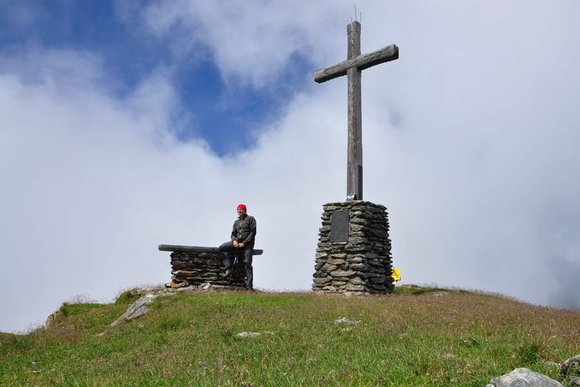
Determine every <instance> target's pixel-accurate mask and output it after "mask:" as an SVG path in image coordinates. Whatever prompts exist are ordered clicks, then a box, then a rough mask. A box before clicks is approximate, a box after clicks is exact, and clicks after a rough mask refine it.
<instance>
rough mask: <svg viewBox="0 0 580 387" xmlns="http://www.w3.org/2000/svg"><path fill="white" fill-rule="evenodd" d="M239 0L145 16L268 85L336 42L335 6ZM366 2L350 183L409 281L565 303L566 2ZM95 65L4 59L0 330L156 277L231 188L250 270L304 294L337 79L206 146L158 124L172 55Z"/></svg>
mask: <svg viewBox="0 0 580 387" xmlns="http://www.w3.org/2000/svg"><path fill="white" fill-rule="evenodd" d="M236 4H238V3H237V2H236V3H234V2H220V3H216V2H195V3H194V2H191V3H187V4H186V3H180V6H181V8H179V9H180V10H181V11H180V12H179V13H177V12H176V9H177V8H176V7H177V6H174V5H172V4H169V3H167V4H164V5H166V6H164V7H163V6H160V5H159V4H158V5H156V6H151V7H149V8H146V9H145V11H143V13H142V15H144V17H145V19H144V20H145V21H146V22H147V24H146V25H147V26H148V28H150V29H151V31H154V32H155V34H157V35H158V36H159V37H161V38H163V39H167V40H168V41H171V40H173V41H176V42H185V41H191V42H196V44H199V42H205V44H206V45H207V47H205V48H204V50H207V52H211V53H212V57H213V58H214V59H215V60H216V63H217V66H218V67H219V68H220V70H221V71H222V73H223V75H224V77H225V78H226V79H227V78H235V79H237V80H239V81H240V82H241V83H242V84H249V85H253V86H260V85H263V84H264V82H269V81H271V80H272V79H274V78H275V77H277V76H279V75H280V74H281V73H282V71H283V70H284V69H285V67H286V66H287V65H288V61H289V60H290V58H291V57H292V53H294V52H301V53H303V54H305V55H308V56H311V57H313V58H314V62H316V63H319V62H320V65H322V66H324V65H330V64H332V63H333V61H338V60H341V58H343V57H344V56H345V38H346V36H345V24H346V22H348V21H349V18H350V17H351V7H352V5H351V3H348V2H340V3H338V5H336V7H334V8H333V9H332V10H330V11H329V13H324V12H322V8H323V7H325V6H327V5H328V3H323V2H322V3H318V2H317V3H316V4H317V5H311V4H310V3H309V2H305V5H300V4H299V5H296V3H292V4H293V5H292V6H291V5H289V4H285V5H280V4H276V3H271V2H268V3H261V2H246V3H245V4H244V5H245V6H244V7H242V6H240V5H236ZM306 4H308V5H306ZM319 4H321V5H319ZM332 4H335V3H334V2H332ZM377 4H378V3H376V2H363V4H360V5H359V9H361V10H362V11H363V38H362V39H363V52H368V51H372V50H374V49H376V48H380V47H382V46H384V45H387V44H390V43H396V44H398V45H399V46H400V48H401V58H400V59H399V60H398V61H396V62H391V63H388V64H383V65H381V66H378V67H375V68H372V69H368V70H365V72H364V73H363V133H364V134H363V137H364V138H363V141H364V152H365V153H364V157H365V198H366V199H367V200H370V201H373V202H375V203H380V204H384V205H386V206H387V207H388V208H389V212H390V221H391V237H392V239H393V248H394V251H393V252H394V257H395V264H396V265H397V266H399V267H401V269H402V272H403V280H404V281H405V282H415V283H438V284H441V285H447V286H458V287H470V288H478V289H485V290H490V291H495V292H501V293H505V294H508V295H511V296H515V297H518V298H522V299H525V300H528V301H532V302H537V303H552V304H554V305H556V304H566V305H569V306H573V305H576V306H577V303H576V304H574V303H573V302H572V301H570V300H577V299H578V296H579V295H580V291H579V288H578V285H577V281H575V279H576V278H577V275H573V274H574V273H576V274H577V273H578V271H579V269H578V268H579V265H580V263H579V257H578V251H579V249H580V237H579V235H580V227H579V226H580V222H579V221H578V219H580V218H579V215H580V206H579V205H578V202H577V197H578V196H579V195H578V194H579V193H580V192H579V191H580V183H578V180H577V178H576V176H578V175H579V172H580V171H579V170H578V169H579V165H580V160H578V157H579V156H578V152H576V144H578V143H579V140H580V138H579V136H580V135H579V134H578V133H579V132H578V131H577V130H576V129H577V127H578V122H580V113H579V111H578V109H577V107H576V105H577V101H578V98H577V90H579V89H580V77H578V75H577V72H576V70H575V69H577V68H579V67H580V57H579V54H578V53H577V52H576V51H575V50H574V49H573V47H578V43H580V42H578V40H579V39H580V38H579V37H580V34H579V33H578V32H579V31H578V27H577V25H576V23H575V20H577V19H578V18H577V17H576V16H578V13H579V12H580V6H578V5H576V3H574V2H558V3H555V4H553V5H552V4H551V5H546V4H545V3H530V2H526V3H525V4H526V5H525V6H524V5H523V3H513V4H512V3H509V4H507V3H505V2H501V4H500V3H499V2H497V3H495V2H488V3H485V4H483V3H481V4H478V5H477V6H475V5H472V4H469V3H464V2H457V3H455V2H445V3H441V2H429V3H425V2H421V3H420V4H419V3H414V2H405V3H381V4H380V5H377ZM385 4H386V5H385ZM500 5H501V6H500ZM153 7H156V8H153ZM228 7H229V8H228ZM290 7H296V9H290ZM523 10H525V11H523ZM295 13H300V17H296V18H293V17H288V15H292V14H295ZM338 15H340V16H338ZM298 19H299V20H298ZM256 41H258V42H260V45H257V44H256ZM191 49H192V46H187V47H185V48H184V49H183V51H184V53H185V52H187V53H190V52H191V51H190V50H191ZM176 50H177V47H176ZM30 58H34V60H30ZM104 73H105V72H104V71H103V69H102V67H101V64H100V62H99V59H98V57H97V56H95V55H92V54H90V53H79V52H74V51H53V50H43V49H41V48H28V49H24V50H22V51H19V52H13V53H11V54H8V53H6V52H4V53H3V54H2V55H1V56H0V128H1V129H0V173H1V175H2V176H3V184H4V187H7V189H4V190H3V191H2V193H1V194H0V212H1V213H2V214H3V218H2V221H1V222H0V241H1V242H2V245H3V256H2V260H1V265H2V270H0V291H1V292H2V294H11V293H13V292H14V290H15V289H18V297H3V300H2V301H0V302H2V305H1V309H2V310H12V311H14V312H13V313H12V314H11V315H10V316H9V317H6V315H4V314H3V315H2V320H1V321H0V322H1V324H2V326H1V327H0V329H1V330H7V329H16V328H17V327H18V328H24V327H23V326H22V324H24V322H25V321H26V322H29V321H40V320H42V319H44V317H45V316H46V315H47V314H48V313H50V312H51V311H53V310H54V309H55V308H56V307H57V306H58V304H59V303H60V302H62V301H64V300H66V299H70V298H71V297H73V296H74V295H76V294H87V295H88V296H89V297H92V298H97V299H101V300H102V299H107V298H110V297H111V296H113V295H114V294H115V293H116V292H117V291H118V290H119V289H121V288H125V287H129V286H132V285H135V284H139V283H160V282H163V281H166V280H168V277H169V275H170V269H169V257H168V256H167V254H164V253H160V252H158V251H156V246H157V244H158V243H178V244H193V245H205V244H207V245H217V244H219V243H220V242H222V241H223V239H224V238H227V234H228V232H229V227H230V225H231V222H232V221H233V218H234V211H233V207H234V206H235V204H237V203H238V202H247V204H248V206H249V210H250V213H252V214H253V215H255V216H256V217H257V219H258V222H259V234H258V244H259V246H260V247H261V248H264V250H265V251H266V253H265V255H264V256H262V257H259V258H256V260H255V272H256V280H255V281H256V286H258V287H263V288H267V289H308V288H309V287H310V282H311V275H312V271H313V265H314V251H315V248H316V240H317V231H318V227H319V226H320V224H319V222H320V220H319V216H320V213H321V211H322V208H321V206H322V204H323V203H325V202H331V201H339V200H342V199H343V198H344V193H345V176H344V170H345V164H346V103H345V98H346V95H345V94H346V90H345V89H346V88H345V81H344V80H334V81H331V82H329V83H325V84H323V85H314V84H313V86H312V88H311V89H308V90H304V91H303V93H300V94H299V95H297V96H296V97H295V98H294V100H293V101H292V102H291V103H289V105H288V106H287V108H286V110H285V112H284V114H283V115H281V116H280V117H279V120H278V121H276V122H274V123H272V124H271V125H270V126H269V127H267V128H260V129H261V130H257V131H256V132H257V133H261V134H259V138H258V142H257V145H256V147H255V148H254V149H250V150H248V151H246V152H244V153H242V154H239V155H236V156H231V157H229V158H226V159H220V158H217V157H215V156H214V155H212V154H211V153H210V152H208V150H207V146H206V145H205V144H204V142H203V140H202V139H200V141H199V142H194V143H189V144H182V143H178V142H177V141H175V140H174V138H173V136H172V134H171V133H175V130H176V128H175V125H176V117H180V116H181V114H183V111H184V109H183V107H181V106H180V105H179V100H178V97H177V96H176V94H175V91H174V87H173V85H172V82H173V81H172V77H171V72H170V70H167V69H161V70H158V71H157V72H155V73H153V74H151V76H150V77H148V78H147V79H144V80H143V82H142V84H141V86H140V87H138V88H137V89H136V90H135V92H134V93H132V94H131V95H129V96H127V97H124V98H123V99H119V97H117V96H115V95H114V93H111V92H110V91H109V90H110V89H111V88H113V89H114V81H113V80H110V79H106V77H105V76H104V75H103V74H104ZM36 74H41V76H40V75H36ZM571 273H572V274H571ZM23 287H24V288H23ZM20 289H24V290H20ZM30 306H33V307H30Z"/></svg>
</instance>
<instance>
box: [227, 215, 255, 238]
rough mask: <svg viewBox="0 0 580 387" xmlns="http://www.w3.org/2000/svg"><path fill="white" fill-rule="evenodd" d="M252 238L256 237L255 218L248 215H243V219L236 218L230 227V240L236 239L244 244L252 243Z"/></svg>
mask: <svg viewBox="0 0 580 387" xmlns="http://www.w3.org/2000/svg"><path fill="white" fill-rule="evenodd" d="M254 238H256V219H254V217H253V216H250V215H246V216H244V218H243V219H242V218H238V219H236V221H235V222H234V227H233V228H232V235H231V239H232V241H233V240H237V241H238V242H242V243H243V244H244V245H250V244H251V245H253V244H254Z"/></svg>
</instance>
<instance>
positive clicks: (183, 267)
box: [159, 245, 264, 288]
mask: <svg viewBox="0 0 580 387" xmlns="http://www.w3.org/2000/svg"><path fill="white" fill-rule="evenodd" d="M159 250H160V251H171V286H173V287H183V286H188V285H201V284H205V283H209V284H211V285H218V286H232V287H236V288H237V287H239V288H243V287H244V276H245V273H244V270H243V268H242V267H241V265H239V266H237V267H236V268H235V269H234V272H233V274H232V276H231V278H229V277H223V273H224V268H223V263H222V256H221V253H220V250H219V248H217V247H203V246H181V245H159ZM263 253H264V251H263V250H257V249H254V250H253V251H252V254H253V255H262V254H263Z"/></svg>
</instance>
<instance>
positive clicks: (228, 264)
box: [219, 241, 236, 277]
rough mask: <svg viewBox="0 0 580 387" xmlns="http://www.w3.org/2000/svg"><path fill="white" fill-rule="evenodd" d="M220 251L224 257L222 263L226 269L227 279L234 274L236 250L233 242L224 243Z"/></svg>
mask: <svg viewBox="0 0 580 387" xmlns="http://www.w3.org/2000/svg"><path fill="white" fill-rule="evenodd" d="M219 249H220V253H221V255H222V262H223V264H224V269H225V272H224V274H223V276H224V277H227V276H229V275H230V274H231V272H232V253H235V250H236V248H235V247H234V245H233V244H232V241H229V242H224V243H222V244H221V245H220V247H219Z"/></svg>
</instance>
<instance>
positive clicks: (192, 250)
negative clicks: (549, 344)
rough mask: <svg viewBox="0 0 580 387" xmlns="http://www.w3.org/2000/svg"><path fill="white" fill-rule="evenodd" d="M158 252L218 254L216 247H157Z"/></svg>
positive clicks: (253, 252)
mask: <svg viewBox="0 0 580 387" xmlns="http://www.w3.org/2000/svg"><path fill="white" fill-rule="evenodd" d="M159 251H179V252H184V253H187V252H190V253H219V251H220V249H219V248H218V247H204V246H182V245H159ZM263 253H264V250H258V249H254V250H252V255H262V254H263Z"/></svg>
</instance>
